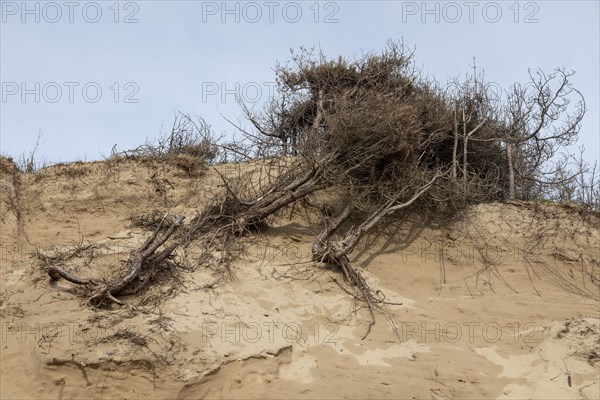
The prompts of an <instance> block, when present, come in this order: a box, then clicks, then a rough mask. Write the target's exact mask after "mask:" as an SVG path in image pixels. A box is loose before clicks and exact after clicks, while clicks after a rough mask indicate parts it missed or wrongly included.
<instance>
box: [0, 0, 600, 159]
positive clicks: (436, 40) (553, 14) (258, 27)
mask: <svg viewBox="0 0 600 400" xmlns="http://www.w3.org/2000/svg"><path fill="white" fill-rule="evenodd" d="M599 4H600V2H598V1H535V2H527V1H521V2H516V1H496V2H494V1H472V2H468V1H457V2H434V1H430V2H422V1H368V2H367V1H320V2H316V1H295V2H294V1H257V2H235V1H231V2H226V3H225V2H222V1H130V2H127V1H120V2H116V1H97V2H93V1H72V2H65V1H57V2H36V1H30V2H25V3H24V2H22V1H4V0H3V1H0V6H1V10H2V21H1V29H0V36H1V38H0V59H1V61H0V80H1V82H2V99H1V103H0V107H1V110H0V120H1V123H0V151H1V152H2V154H5V155H11V156H13V157H18V156H19V155H20V154H22V153H23V152H28V151H30V150H31V149H32V147H33V145H34V143H35V140H36V137H37V135H38V132H39V131H41V132H42V134H43V138H44V141H45V142H44V143H43V144H42V145H41V147H40V148H39V150H38V155H39V157H40V159H41V160H45V161H47V162H59V161H71V160H77V159H86V160H94V159H99V158H102V155H109V154H110V150H111V148H112V147H113V145H115V144H116V145H117V146H118V148H119V149H127V148H131V147H135V146H137V145H139V144H142V143H144V142H145V140H146V139H147V138H150V139H151V138H154V137H156V136H157V135H158V134H159V133H160V132H161V126H163V125H164V128H163V129H164V130H167V128H168V127H169V126H170V124H171V123H172V121H173V116H174V113H175V112H176V111H182V112H185V113H189V114H192V115H194V114H196V115H201V116H203V117H204V118H205V119H206V120H207V122H208V123H209V124H210V125H211V126H212V128H213V130H214V132H215V133H217V134H220V133H223V134H225V135H227V136H231V135H232V134H233V133H234V128H232V127H231V126H230V125H229V124H228V123H227V122H226V121H225V120H224V119H223V117H222V116H221V114H222V115H224V116H226V117H227V118H229V119H232V120H238V119H239V118H240V117H241V112H240V110H239V107H238V105H237V104H236V101H235V94H234V93H236V92H237V93H238V94H240V95H241V96H242V98H244V99H246V100H247V101H248V102H249V104H250V105H254V106H255V107H260V106H261V104H262V103H263V101H265V100H267V98H268V95H269V93H270V92H271V91H272V84H273V82H274V73H273V67H274V66H275V65H276V63H277V62H282V63H283V62H285V61H286V60H288V59H289V57H290V49H296V50H297V49H299V47H300V46H304V47H308V48H310V47H320V48H321V49H322V51H323V52H324V53H325V54H326V55H327V56H330V57H336V56H337V55H344V56H349V57H352V56H353V55H359V54H360V53H361V52H366V51H371V50H375V51H378V50H381V49H382V48H383V47H385V44H386V42H387V40H388V39H402V40H403V41H404V43H405V44H406V45H407V46H409V47H411V48H413V47H414V48H415V50H416V52H415V59H416V61H417V64H418V65H419V66H420V67H421V68H422V70H423V72H424V73H425V74H427V75H429V76H432V77H435V78H436V79H437V80H439V81H441V82H445V81H446V80H447V79H448V78H451V77H452V76H455V75H457V74H463V75H464V73H466V72H468V71H469V68H470V67H469V64H470V63H472V60H473V57H475V58H476V63H477V65H478V67H480V68H482V69H484V71H485V76H486V79H487V80H489V81H492V82H495V83H497V85H498V86H499V87H507V86H508V85H510V84H511V83H513V82H516V81H522V82H524V81H526V80H527V79H528V72H527V71H528V68H531V69H537V68H541V69H543V70H545V71H547V72H551V71H552V70H553V69H554V68H555V67H565V68H567V69H572V70H575V71H576V75H575V76H574V77H573V82H574V85H575V87H577V88H578V89H579V90H580V91H581V92H582V93H583V95H584V96H585V98H586V103H587V106H588V113H587V115H586V117H585V119H584V121H583V127H582V130H581V133H580V142H579V144H582V145H584V146H585V148H586V157H585V158H586V159H587V160H588V161H594V160H597V159H598V158H599V153H600V142H599V140H600V139H599V136H600V123H599V120H600V112H599V110H600V104H599V102H600V98H599V97H600V96H599V95H600V83H599V71H600V43H599V38H600V27H599V24H600V8H599ZM84 88H85V90H84ZM236 88H239V91H237V90H236Z"/></svg>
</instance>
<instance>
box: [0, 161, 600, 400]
mask: <svg viewBox="0 0 600 400" xmlns="http://www.w3.org/2000/svg"><path fill="white" fill-rule="evenodd" d="M1 166H2V176H1V185H2V187H1V189H2V190H1V194H0V196H1V197H0V212H1V214H0V216H1V218H0V223H1V225H0V227H1V231H0V241H1V244H2V257H1V263H0V324H1V326H2V337H1V346H0V363H1V374H0V378H1V380H0V397H1V398H2V399H25V398H36V399H37V398H55V399H68V398H102V399H110V398H127V399H137V398H140V399H142V398H143V399H146V398H149V399H164V398H180V399H197V398H236V399H238V398H257V399H258V398H273V399H275V398H327V399H334V398H356V399H358V398H392V399H398V398H402V399H415V398H426V399H481V398H486V399H488V398H489V399H495V398H502V399H504V398H511V399H514V398H522V399H531V398H538V399H547V398H561V399H570V398H573V399H575V398H586V399H594V398H600V386H599V383H598V381H599V380H600V379H599V378H600V315H599V313H600V308H599V303H598V301H599V299H600V292H599V287H600V286H599V285H600V283H599V282H600V262H599V260H600V254H599V251H600V250H599V249H600V230H599V228H600V219H599V217H598V215H592V214H585V213H583V212H582V211H581V210H580V209H579V208H577V207H575V206H569V205H558V204H536V203H521V202H513V203H509V204H496V203H492V204H482V205H479V206H476V207H473V208H471V209H469V210H467V211H466V212H464V213H463V214H461V215H459V216H457V217H456V218H455V219H454V220H453V221H448V222H445V223H442V224H440V223H438V222H435V221H432V220H428V219H426V218H424V217H423V216H413V217H411V218H410V220H407V221H402V222H401V223H400V222H399V223H398V224H397V225H395V226H391V227H389V228H388V229H387V230H386V231H385V232H384V233H382V234H380V235H378V236H372V237H369V238H367V240H365V241H364V242H363V243H362V245H361V247H359V248H357V249H356V250H355V252H354V254H353V257H354V259H355V261H356V263H357V264H358V265H360V266H362V267H363V268H364V269H365V274H366V276H367V278H368V280H369V282H370V283H371V284H372V285H373V286H374V287H377V288H378V289H380V290H381V291H382V293H383V294H384V295H385V296H386V299H387V300H388V301H389V302H391V303H402V304H401V305H389V306H388V308H389V311H390V313H391V314H392V315H393V318H392V320H391V321H388V320H386V318H385V316H384V315H378V316H377V323H376V325H375V326H374V328H373V331H372V332H371V334H370V335H369V336H367V338H366V339H365V340H361V337H362V336H363V335H364V333H365V331H366V329H367V325H368V322H369V316H368V312H367V311H366V310H365V309H364V308H360V304H359V309H358V310H356V309H355V308H354V307H353V306H354V304H353V298H352V297H351V296H349V295H348V294H346V293H345V292H343V291H342V290H341V289H340V288H339V287H338V285H337V284H336V283H335V282H334V281H333V279H332V278H338V279H339V278H340V277H339V275H338V274H337V273H336V272H335V271H332V270H328V269H325V268H322V267H317V266H315V265H314V264H313V263H312V262H311V261H310V245H311V243H312V240H313V239H314V237H315V233H316V232H318V230H319V229H320V226H319V221H318V220H317V219H316V218H314V216H311V215H310V213H309V211H308V210H302V209H299V208H297V209H295V210H294V212H291V210H285V212H282V213H281V214H280V215H278V216H277V217H276V218H273V219H272V220H271V221H270V225H271V227H270V228H269V229H268V230H266V231H265V232H262V233H260V234H257V235H254V236H250V237H246V238H244V239H242V243H243V244H244V246H245V251H244V253H243V254H242V255H241V257H240V258H239V260H237V261H236V262H235V263H234V265H233V268H232V271H233V273H234V277H233V279H231V280H230V281H229V282H227V283H225V284H221V285H217V286H215V287H213V288H210V289H207V288H205V286H206V285H207V284H208V283H211V282H213V281H214V280H215V272H214V271H213V270H211V268H206V267H204V268H197V269H195V270H194V271H193V272H188V271H180V272H179V273H177V274H174V275H173V276H172V278H170V279H165V280H161V281H160V282H158V283H157V284H155V285H153V287H152V288H151V289H150V290H147V291H144V292H143V293H138V294H136V295H132V296H127V297H124V298H123V300H124V301H125V302H126V303H127V305H126V306H124V307H117V306H115V307H114V308H113V309H111V310H97V309H92V308H90V307H87V306H86V305H85V304H84V300H85V298H84V297H82V296H81V289H80V288H77V287H74V286H73V285H72V284H70V283H68V282H64V281H59V282H55V283H52V282H50V281H49V279H48V277H47V275H46V274H45V273H44V272H43V270H42V268H41V267H40V264H39V262H38V261H37V259H36V257H34V256H33V253H34V252H35V251H36V250H39V251H41V252H43V253H44V254H46V255H52V254H55V253H56V251H60V250H61V249H62V250H64V249H66V248H68V247H69V246H74V245H77V244H80V243H83V244H85V245H86V248H85V250H84V251H82V252H81V253H80V254H78V255H77V256H76V257H73V258H72V259H70V260H68V262H67V265H66V267H68V268H69V269H70V270H71V271H73V272H75V273H79V274H81V275H84V276H93V277H96V278H102V277H107V276H116V275H118V274H119V273H122V272H123V261H124V260H126V259H127V257H128V255H129V254H130V252H131V251H134V250H135V249H136V248H137V246H139V245H140V244H141V242H142V241H143V240H144V238H145V237H147V235H148V234H149V231H148V230H144V229H142V228H138V227H135V226H133V225H132V223H131V217H132V216H139V215H143V214H147V213H150V212H151V211H153V210H158V211H160V212H164V211H167V210H170V211H171V212H172V213H174V214H182V215H186V216H187V217H188V220H189V219H190V218H191V217H192V216H193V215H194V212H195V210H196V209H197V208H198V207H200V206H201V205H202V202H205V201H206V200H207V199H208V197H209V195H210V194H211V193H213V192H214V191H215V190H219V188H218V187H217V183H218V182H219V178H218V175H217V173H216V172H215V171H214V170H212V169H210V168H202V167H197V166H196V167H194V168H195V169H194V170H193V171H190V170H189V169H187V170H186V169H185V168H182V167H181V165H179V166H178V165H176V164H173V163H161V162H156V161H150V160H143V159H138V160H120V161H110V162H109V161H104V162H94V163H72V164H67V165H60V166H53V167H50V168H47V169H44V170H42V171H39V172H37V173H35V174H21V173H18V172H17V171H15V170H14V169H13V168H12V167H11V165H10V164H9V163H7V162H6V161H5V160H3V161H2V165H1ZM217 168H218V169H219V170H220V172H222V173H224V174H226V175H227V174H230V175H231V174H236V173H237V172H238V170H239V168H247V169H248V170H252V168H256V165H255V166H252V168H251V167H248V166H242V167H240V166H235V165H224V166H219V167H217ZM313 200H314V201H315V202H318V201H323V199H319V198H318V197H315V198H314V199H313ZM198 254H200V249H192V250H190V254H188V256H189V258H190V259H194V256H197V255H198ZM392 324H393V325H392ZM393 326H395V327H396V329H395V330H394V329H393V328H392V327H393Z"/></svg>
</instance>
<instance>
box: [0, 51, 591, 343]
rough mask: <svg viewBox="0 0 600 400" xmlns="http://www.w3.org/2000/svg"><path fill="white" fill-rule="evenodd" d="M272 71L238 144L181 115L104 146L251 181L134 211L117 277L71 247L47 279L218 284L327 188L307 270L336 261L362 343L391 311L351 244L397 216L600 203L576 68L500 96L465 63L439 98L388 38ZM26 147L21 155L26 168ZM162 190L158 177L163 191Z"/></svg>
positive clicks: (122, 284) (101, 292)
mask: <svg viewBox="0 0 600 400" xmlns="http://www.w3.org/2000/svg"><path fill="white" fill-rule="evenodd" d="M276 74H277V81H278V84H279V87H278V89H279V91H278V93H279V97H278V98H276V99H273V101H272V102H271V103H270V104H269V105H268V106H267V107H266V108H265V109H264V110H261V111H255V110H251V109H249V108H247V107H246V106H245V105H243V104H242V107H243V110H244V111H245V113H246V116H247V118H248V121H250V123H251V125H252V127H253V129H252V131H248V130H243V129H242V128H241V127H240V128H239V129H240V130H241V132H242V133H243V135H244V136H243V140H240V141H237V142H231V143H221V142H220V141H219V140H217V139H216V138H214V137H213V136H212V134H211V132H210V127H209V126H208V124H207V123H206V122H204V121H203V120H202V119H201V118H199V119H197V120H194V119H193V118H191V117H190V116H188V115H184V114H179V115H177V116H176V118H175V122H174V125H173V127H172V129H171V132H170V134H168V135H166V137H162V138H160V139H159V140H158V141H156V142H154V143H147V144H145V145H143V146H140V147H139V148H137V149H133V150H128V151H121V152H118V151H116V150H113V154H112V156H111V158H110V159H109V162H118V161H119V160H123V159H131V158H135V159H139V160H157V159H158V160H161V161H163V162H166V163H170V164H172V165H174V166H176V167H177V168H179V169H180V170H181V171H183V173H184V174H185V175H186V176H188V177H197V176H199V174H202V173H204V172H203V171H206V169H207V168H211V167H212V166H214V164H215V163H217V162H230V163H234V164H233V165H236V164H235V163H237V162H240V161H245V162H252V161H256V160H262V162H263V164H262V166H260V167H258V168H257V171H255V172H254V175H253V177H252V178H250V179H249V178H248V177H247V176H244V175H243V173H242V169H241V168H240V169H239V170H238V173H237V176H236V174H233V175H232V176H223V175H221V179H222V184H221V191H220V192H219V193H217V194H216V195H214V196H213V197H212V199H211V200H210V201H208V202H202V201H198V207H197V212H196V214H195V215H194V216H193V217H192V218H190V219H188V220H189V221H190V222H189V223H188V224H183V216H176V217H172V216H169V215H168V214H167V213H163V212H162V211H154V212H152V213H151V214H147V215H137V216H134V217H132V220H131V221H132V224H133V225H134V226H138V227H144V228H148V229H153V230H154V232H153V233H152V234H151V235H150V236H149V237H148V239H147V240H146V242H145V243H144V244H143V245H142V246H141V247H140V248H139V250H138V251H137V252H135V253H134V254H132V255H131V256H130V257H129V259H128V260H127V261H126V262H125V263H124V265H123V267H122V269H123V271H122V273H121V275H120V276H119V277H117V278H112V279H108V278H105V279H103V280H100V281H99V280H97V279H92V278H86V277H79V276H76V275H75V274H73V273H72V272H69V265H68V261H69V256H66V257H63V258H58V259H51V258H48V257H44V256H42V255H40V259H41V260H42V265H43V267H44V268H45V270H46V271H47V273H48V274H49V275H50V277H51V278H52V279H61V278H64V279H66V280H68V281H70V282H72V283H74V284H77V285H82V286H84V287H86V288H87V290H86V291H84V295H85V296H87V304H89V305H91V306H94V307H106V306H108V305H110V304H111V303H116V304H119V305H122V304H123V300H122V299H120V298H119V297H120V296H122V295H125V294H130V293H135V292H137V291H139V290H140V289H141V288H142V287H144V286H145V285H148V284H150V283H152V282H154V279H153V277H154V276H155V275H156V274H157V273H158V272H159V271H160V270H162V269H165V268H177V267H183V268H186V269H189V268H195V267H197V266H198V265H208V264H211V265H213V266H214V265H217V266H218V268H216V269H217V271H218V274H217V278H216V280H215V282H214V283H212V284H210V285H209V286H211V287H212V286H214V285H215V284H217V283H222V282H225V281H226V279H227V277H231V276H232V275H233V272H232V271H231V269H230V264H231V262H232V261H233V260H235V259H236V258H237V257H238V256H239V255H240V254H241V252H242V248H241V247H240V246H241V244H240V243H242V241H241V240H240V237H243V236H249V235H253V234H254V233H255V232H257V231H261V230H263V229H264V228H265V227H266V226H268V224H269V219H270V217H271V216H273V215H276V214H277V213H280V212H281V211H282V210H283V209H286V210H291V211H290V212H293V211H294V207H295V205H296V204H305V202H307V201H308V199H309V198H310V196H311V195H313V194H314V193H316V192H326V193H328V194H329V195H331V196H332V197H333V198H332V199H331V200H332V205H331V206H330V207H329V208H327V209H321V210H320V211H321V218H322V224H321V230H320V233H318V234H317V235H316V237H315V239H314V243H313V246H312V258H313V261H314V264H315V266H327V267H331V268H335V269H337V270H338V271H339V272H340V274H341V277H342V278H343V282H342V280H340V281H339V285H340V287H341V288H342V289H343V290H345V291H346V292H347V293H350V294H352V295H353V296H354V297H355V299H356V300H358V301H359V302H362V303H363V304H365V305H366V307H367V308H368V310H369V312H370V315H371V322H370V324H369V326H368V328H367V330H366V333H365V335H364V337H366V336H367V335H368V334H369V332H370V330H371V327H372V325H373V324H374V323H375V318H376V313H377V312H382V313H383V314H384V315H386V317H388V318H389V314H388V313H387V311H386V306H387V305H388V304H393V303H389V302H387V301H386V300H385V296H384V295H383V293H381V292H380V291H379V290H377V288H373V287H371V286H370V285H369V284H368V283H367V280H366V279H365V277H364V274H363V271H362V269H361V268H360V267H359V266H357V265H355V264H354V263H353V261H352V252H353V250H354V249H355V248H356V246H357V245H358V244H359V243H360V242H361V240H363V239H364V238H365V237H366V236H368V235H370V234H372V233H373V232H376V231H378V230H379V229H382V228H383V227H385V226H386V224H387V223H389V222H390V221H394V220H399V219H402V218H404V217H406V216H407V215H410V214H411V213H412V214H414V213H420V214H425V215H431V216H434V215H435V216H436V218H447V217H449V216H451V215H454V214H456V213H457V212H459V211H460V210H462V209H464V208H465V207H466V206H468V205H472V204H477V203H482V202H491V201H512V200H535V199H550V200H560V201H573V202H576V203H579V204H581V207H582V210H584V212H586V213H588V212H589V213H597V212H598V209H599V206H600V203H599V201H600V198H599V196H598V195H599V192H600V185H599V182H598V180H597V174H596V169H595V168H594V169H591V170H590V168H589V167H588V166H586V165H585V164H584V163H582V162H581V159H579V163H578V164H576V167H577V168H576V169H575V170H573V169H572V168H571V167H572V164H569V162H570V161H572V159H571V158H570V157H566V158H565V157H563V158H560V157H558V156H559V154H560V153H561V151H563V150H564V149H565V146H568V145H571V144H573V143H574V142H575V140H576V138H577V133H578V131H579V127H580V123H581V120H582V117H583V115H584V113H585V103H584V101H583V97H582V96H581V94H580V93H579V92H578V91H577V90H576V89H575V88H573V86H572V84H571V81H570V77H571V75H572V73H570V72H567V71H565V70H556V71H554V72H552V73H551V74H546V73H543V72H541V71H539V72H535V73H531V74H530V81H529V82H528V84H527V85H525V84H515V85H513V86H512V87H510V88H509V89H508V90H507V91H506V96H505V97H504V98H502V99H498V98H494V97H493V96H492V93H491V91H490V90H489V87H488V85H487V84H486V82H485V81H484V80H483V78H482V75H481V74H479V73H478V72H477V70H475V69H474V70H473V72H472V73H471V74H468V75H467V76H466V78H465V79H464V81H458V80H457V81H456V82H454V89H455V90H454V91H452V93H448V92H447V91H445V90H443V88H442V87H441V86H440V85H439V84H438V83H436V82H434V81H431V80H426V79H423V78H422V77H421V76H420V74H419V72H418V71H417V70H416V69H415V66H414V63H413V61H412V54H411V53H410V52H409V51H407V49H406V48H404V47H403V46H402V45H401V44H398V43H390V44H389V46H388V48H387V49H386V50H385V51H383V52H382V53H381V54H366V55H364V56H363V57H361V58H359V59H356V60H348V59H344V58H338V59H336V60H328V59H326V58H325V57H324V56H323V55H322V54H314V53H313V52H310V51H305V50H303V51H302V52H301V53H300V54H299V55H295V56H293V57H292V59H291V60H290V61H289V63H288V64H286V65H283V66H278V67H277V69H276ZM34 153H35V152H34ZM34 153H32V155H31V157H29V158H24V163H25V165H24V167H22V169H24V171H25V172H31V171H30V170H31V165H32V164H33V155H34ZM4 163H5V162H4V161H3V167H2V168H5V167H4ZM65 173H68V172H65ZM166 184H168V181H167V182H166V183H165V182H164V181H159V180H157V183H156V185H157V189H156V190H157V192H160V191H161V190H164V188H163V189H161V187H162V186H161V185H163V186H164V185H166ZM162 206H163V205H159V204H157V207H159V208H160V207H162ZM163 209H168V207H163ZM190 246H191V247H197V248H201V249H203V251H202V255H201V256H200V257H198V259H197V260H196V262H190V261H189V260H187V259H185V258H177V257H175V253H176V250H181V251H183V252H185V251H186V250H187V249H188V248H190ZM596 284H598V283H597V282H596ZM390 322H391V323H392V325H393V322H392V321H391V320H390ZM364 337H363V338H364Z"/></svg>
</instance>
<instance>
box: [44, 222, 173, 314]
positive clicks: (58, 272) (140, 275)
mask: <svg viewBox="0 0 600 400" xmlns="http://www.w3.org/2000/svg"><path fill="white" fill-rule="evenodd" d="M166 217H167V216H166V215H165V217H163V219H162V221H161V223H160V224H159V226H158V228H157V229H156V230H155V231H154V233H153V234H152V235H150V236H149V237H148V239H146V241H145V242H144V243H143V244H142V246H140V248H139V249H138V250H137V251H136V252H135V253H134V254H133V256H131V257H130V258H129V260H127V262H126V263H125V265H127V266H129V269H128V270H127V272H126V273H125V274H124V275H122V276H121V277H120V278H117V279H115V280H112V281H107V282H99V281H97V280H94V279H85V278H79V277H76V276H74V275H73V274H71V273H69V272H67V271H66V270H65V267H61V266H58V265H48V266H46V271H47V273H48V275H49V276H50V278H51V279H53V280H59V279H61V278H63V279H65V280H67V281H69V282H71V283H74V284H76V285H85V286H88V287H92V289H93V292H94V293H93V295H92V296H91V297H90V298H89V299H88V300H87V303H88V304H90V305H92V306H95V307H101V306H105V305H109V304H110V303H117V304H119V305H124V303H123V302H122V301H121V300H119V299H118V298H117V297H118V296H121V295H127V294H132V293H136V292H138V291H139V290H141V289H142V288H143V287H145V286H146V285H147V284H148V283H149V282H151V281H152V278H153V277H154V276H155V275H156V274H157V273H158V272H159V271H160V269H161V268H163V267H164V263H165V261H166V260H167V259H168V258H169V257H170V256H171V254H172V253H173V251H174V250H175V249H176V248H177V247H178V246H179V243H178V242H175V243H171V244H170V245H168V246H166V247H164V248H163V249H162V250H160V251H158V249H159V248H160V247H161V246H162V245H163V244H164V243H165V242H166V241H167V240H168V239H169V238H170V237H171V236H172V235H173V234H174V233H175V231H176V230H177V229H178V228H179V227H180V226H181V224H182V223H183V219H184V217H178V218H177V219H176V220H175V221H174V222H173V223H172V224H171V225H170V226H169V227H168V228H167V229H165V230H164V232H161V231H162V227H163V222H164V221H165V218H166Z"/></svg>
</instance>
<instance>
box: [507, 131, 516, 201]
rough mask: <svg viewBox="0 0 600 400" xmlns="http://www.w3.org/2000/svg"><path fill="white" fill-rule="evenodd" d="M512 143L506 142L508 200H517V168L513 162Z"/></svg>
mask: <svg viewBox="0 0 600 400" xmlns="http://www.w3.org/2000/svg"><path fill="white" fill-rule="evenodd" d="M512 145H513V144H512V142H506V160H507V162H508V199H509V200H514V199H515V167H514V162H513V152H512Z"/></svg>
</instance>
